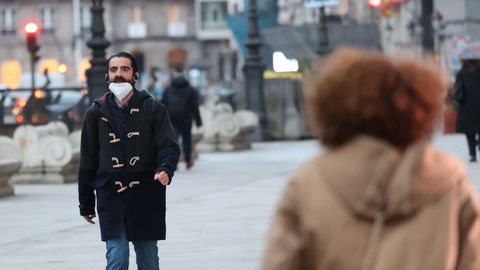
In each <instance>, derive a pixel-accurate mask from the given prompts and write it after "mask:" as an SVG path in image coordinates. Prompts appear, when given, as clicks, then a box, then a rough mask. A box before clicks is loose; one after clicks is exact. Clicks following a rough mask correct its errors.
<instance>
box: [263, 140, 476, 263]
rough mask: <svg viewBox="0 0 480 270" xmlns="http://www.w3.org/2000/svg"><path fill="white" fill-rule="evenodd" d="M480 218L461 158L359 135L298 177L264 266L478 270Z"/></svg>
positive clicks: (284, 201)
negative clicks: (399, 147) (402, 149)
mask: <svg viewBox="0 0 480 270" xmlns="http://www.w3.org/2000/svg"><path fill="white" fill-rule="evenodd" d="M479 214H480V208H479V203H478V199H477V195H476V193H475V191H474V189H473V187H472V186H471V184H470V182H469V181H468V179H467V177H466V173H465V169H464V166H463V165H462V164H461V162H460V161H458V160H457V159H456V158H454V157H452V156H450V155H447V154H445V153H442V152H440V151H438V150H435V149H434V148H432V147H431V146H429V145H428V144H417V145H413V146H411V147H410V148H408V149H407V150H406V151H405V152H404V153H400V152H398V151H396V150H395V149H394V148H392V147H391V146H389V145H388V144H386V143H384V142H382V141H380V140H377V139H374V138H371V137H365V136H362V137H358V138H357V139H355V140H353V141H352V142H350V143H348V144H347V145H345V146H343V147H340V148H338V149H335V150H332V151H329V152H327V153H325V154H323V155H321V156H318V157H315V158H313V159H312V160H310V161H309V162H307V163H306V164H304V165H303V166H301V167H300V168H299V169H298V170H297V171H296V172H295V173H294V174H293V176H292V179H291V181H290V182H289V185H288V186H287V188H286V190H285V192H284V194H283V196H282V198H281V201H280V203H279V206H278V209H277V212H276V214H275V217H274V220H273V224H272V228H271V230H270V234H269V237H268V242H267V246H266V250H265V253H264V258H263V262H262V266H261V269H262V270H287V269H299V270H300V269H302V270H303V269H308V270H310V269H311V270H313V269H315V270H321V269H328V270H336V269H345V270H356V269H365V270H366V269H375V270H397V269H398V270H416V269H419V270H450V269H462V270H463V269H472V270H474V269H475V270H479V269H480V217H479Z"/></svg>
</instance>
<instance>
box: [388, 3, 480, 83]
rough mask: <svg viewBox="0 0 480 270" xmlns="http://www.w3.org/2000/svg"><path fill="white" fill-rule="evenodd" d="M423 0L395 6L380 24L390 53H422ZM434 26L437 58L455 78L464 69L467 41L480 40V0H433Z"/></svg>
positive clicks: (451, 77) (451, 76)
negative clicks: (464, 46)
mask: <svg viewBox="0 0 480 270" xmlns="http://www.w3.org/2000/svg"><path fill="white" fill-rule="evenodd" d="M421 2H422V1H421V0H410V1H403V3H401V4H398V5H396V6H394V7H392V10H391V12H388V13H386V14H384V15H383V16H382V17H381V22H380V24H379V27H380V30H381V34H382V47H383V50H384V51H385V52H386V53H389V54H391V53H396V52H397V51H399V50H401V51H403V52H410V53H412V54H416V55H419V54H422V53H424V49H423V47H422V32H423V30H422V24H421V17H422V5H421V4H422V3H421ZM433 10H434V12H433V14H432V17H431V19H432V26H433V36H434V51H433V53H434V54H435V57H436V58H437V60H438V61H439V62H440V63H441V64H442V65H443V67H444V68H445V69H446V70H447V71H448V74H449V77H450V79H451V80H453V78H454V75H455V73H456V72H457V71H458V69H459V68H460V58H459V53H460V51H461V47H462V45H463V44H465V43H468V42H471V41H478V40H480V13H479V12H478V11H479V10H480V1H478V0H458V1H450V0H433Z"/></svg>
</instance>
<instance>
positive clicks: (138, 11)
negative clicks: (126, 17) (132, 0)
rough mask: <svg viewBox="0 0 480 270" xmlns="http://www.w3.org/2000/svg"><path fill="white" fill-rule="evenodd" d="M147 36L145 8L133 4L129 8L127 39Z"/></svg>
mask: <svg viewBox="0 0 480 270" xmlns="http://www.w3.org/2000/svg"><path fill="white" fill-rule="evenodd" d="M146 36H147V24H146V23H145V7H144V6H143V5H141V4H133V5H132V6H131V8H130V23H129V24H128V37H129V38H144V37H146Z"/></svg>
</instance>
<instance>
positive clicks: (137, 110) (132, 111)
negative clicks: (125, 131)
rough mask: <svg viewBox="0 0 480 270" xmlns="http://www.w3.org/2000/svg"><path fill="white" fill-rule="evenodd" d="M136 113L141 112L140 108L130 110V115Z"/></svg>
mask: <svg viewBox="0 0 480 270" xmlns="http://www.w3.org/2000/svg"><path fill="white" fill-rule="evenodd" d="M134 112H140V109H138V108H131V109H130V114H133V113H134Z"/></svg>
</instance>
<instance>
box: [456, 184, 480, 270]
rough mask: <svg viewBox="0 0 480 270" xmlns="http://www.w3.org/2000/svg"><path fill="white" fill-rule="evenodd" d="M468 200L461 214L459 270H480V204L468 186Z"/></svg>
mask: <svg viewBox="0 0 480 270" xmlns="http://www.w3.org/2000/svg"><path fill="white" fill-rule="evenodd" d="M466 189H467V190H468V193H469V195H468V199H467V201H466V202H465V203H464V204H463V207H462V210H461V212H460V228H459V230H460V237H459V240H460V250H459V259H458V265H457V268H456V269H457V270H474V269H480V203H479V201H478V197H477V195H476V193H475V191H474V188H473V187H472V186H470V184H467V187H466Z"/></svg>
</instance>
